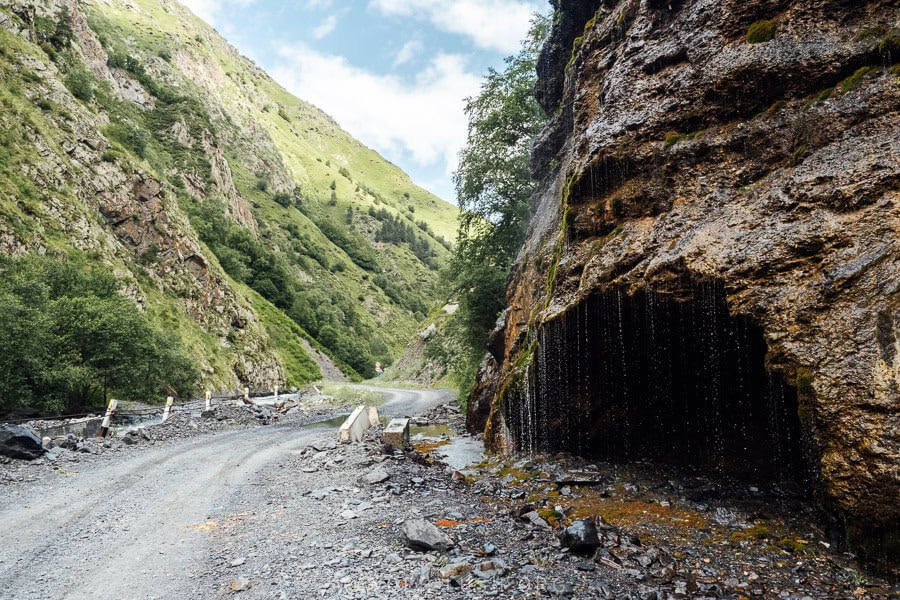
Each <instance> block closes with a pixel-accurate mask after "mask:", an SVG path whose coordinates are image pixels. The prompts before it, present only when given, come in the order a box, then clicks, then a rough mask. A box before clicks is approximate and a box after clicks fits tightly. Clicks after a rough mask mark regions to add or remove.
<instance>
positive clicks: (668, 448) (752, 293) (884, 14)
mask: <svg viewBox="0 0 900 600" xmlns="http://www.w3.org/2000/svg"><path fill="white" fill-rule="evenodd" d="M556 8H557V13H558V14H557V18H556V20H555V23H556V25H555V28H554V32H553V34H552V36H551V38H550V40H548V42H547V45H546V47H545V50H544V53H543V56H542V60H541V63H540V66H539V73H538V75H539V80H540V81H539V84H538V86H537V87H538V90H537V91H538V97H539V99H540V100H541V102H542V104H543V105H544V106H545V108H546V109H547V110H548V112H550V113H551V114H553V118H552V121H551V124H550V125H549V127H548V128H547V129H546V130H545V132H544V133H543V134H542V136H541V138H540V139H539V140H538V143H537V147H536V150H535V153H534V160H533V168H534V171H535V173H537V175H538V176H539V177H541V178H542V180H543V183H542V191H541V192H540V193H539V194H538V195H537V196H536V197H535V198H534V201H533V211H534V219H533V222H532V226H531V231H530V234H529V239H528V241H527V243H526V246H525V248H524V249H523V251H522V253H521V255H520V258H519V261H518V264H517V266H516V268H515V271H514V273H513V275H512V280H511V286H510V288H509V292H508V300H509V310H508V311H507V314H506V317H505V324H504V326H503V328H502V329H500V330H498V331H497V332H495V335H494V337H493V339H492V344H491V351H492V357H491V359H490V362H491V363H493V364H488V365H486V368H485V370H484V371H483V372H484V374H485V376H484V377H483V378H482V380H481V381H480V385H479V388H477V389H476V392H475V395H474V396H473V398H472V399H470V406H471V407H473V413H472V414H470V423H472V424H474V425H475V426H478V425H481V424H482V423H484V422H485V421H486V422H487V429H486V439H487V440H488V443H489V444H491V445H493V446H494V447H495V448H497V449H505V450H507V451H513V450H516V449H526V450H527V449H533V448H545V449H564V450H570V451H575V452H581V453H588V454H596V455H599V456H602V457H607V458H619V457H624V458H631V457H640V456H641V455H642V454H645V455H649V456H650V457H656V458H659V459H661V460H665V459H669V460H672V461H673V462H680V461H681V459H684V462H692V463H695V464H696V465H697V466H700V467H703V468H711V469H713V470H716V471H718V472H724V473H726V474H740V473H738V472H737V471H738V470H739V469H737V468H736V465H738V464H740V463H741V462H742V461H743V459H744V458H747V457H751V458H752V457H753V456H756V457H759V456H765V457H766V461H767V462H770V463H771V462H772V461H775V462H777V461H779V460H780V461H781V463H782V465H781V467H780V468H779V469H776V470H777V471H778V472H763V471H762V470H753V469H751V470H750V472H749V473H744V475H747V476H749V477H764V476H770V477H784V476H788V475H790V476H793V477H795V478H797V479H799V480H801V481H803V482H804V483H805V484H808V485H809V486H810V487H811V488H812V490H814V491H815V490H819V492H818V493H819V494H820V495H819V496H818V497H819V500H820V501H821V503H822V505H823V506H824V507H825V508H826V509H827V510H828V511H830V512H831V514H832V515H835V516H836V517H837V520H838V521H840V522H841V524H842V525H843V529H844V531H845V533H846V534H847V535H848V539H849V541H850V544H851V546H852V547H854V548H855V549H857V550H859V551H861V552H863V553H874V554H873V555H874V556H875V557H876V558H885V557H887V558H889V559H892V560H893V561H894V564H896V560H897V558H896V557H897V550H898V548H900V545H898V538H897V533H898V529H897V523H900V503H898V502H897V500H898V498H900V467H898V465H900V406H898V405H900V342H898V340H900V242H898V232H900V206H898V203H900V191H898V189H900V187H898V184H900V158H898V157H900V114H898V107H900V73H898V70H897V67H896V66H894V63H895V61H896V60H897V56H898V55H900V32H898V29H896V27H897V25H898V18H900V12H898V8H897V5H896V3H895V2H889V1H885V0H881V1H869V2H848V1H838V0H835V1H825V0H821V1H813V2H809V1H803V2H800V1H790V0H758V1H753V2H747V1H744V0H740V1H739V0H672V1H670V2H666V1H661V2H660V1H651V0H644V1H640V0H623V1H619V2H613V1H606V2H584V1H582V2H576V1H565V0H560V1H559V2H558V3H556ZM582 28H583V29H582ZM584 382H586V383H584ZM495 390H497V391H496V393H495ZM688 397H689V398H690V399H687V398H688ZM488 407H490V408H489V409H488ZM488 410H489V414H488ZM479 411H481V412H480V414H478V413H479ZM679 420H681V421H682V422H681V423H680V425H679V424H678V423H676V422H677V421H679ZM660 421H663V422H665V423H666V424H665V425H659V424H658V423H659V422H660ZM691 428H694V429H693V431H695V432H696V433H695V434H692V433H691V430H692V429H691ZM715 429H719V430H721V431H719V432H718V433H717V432H716V431H713V430H715ZM642 435H643V436H646V437H653V438H654V440H656V441H654V442H653V443H650V442H646V441H643V442H641V443H637V442H636V441H635V440H637V439H639V438H640V437H641V436H642ZM567 436H570V437H571V438H572V439H571V440H570V441H560V440H565V438H566V437H567ZM698 439H699V440H700V443H698V442H697V440H698ZM660 440H661V441H660ZM733 440H738V443H733ZM754 440H756V441H755V442H754ZM760 440H762V441H763V442H764V443H758V442H759V441H760ZM706 443H708V444H709V445H710V448H706V447H705V446H704V444H706ZM772 444H774V448H775V451H774V454H773V455H772V456H769V454H762V455H760V454H759V453H760V452H764V448H765V447H772ZM779 456H781V458H779Z"/></svg>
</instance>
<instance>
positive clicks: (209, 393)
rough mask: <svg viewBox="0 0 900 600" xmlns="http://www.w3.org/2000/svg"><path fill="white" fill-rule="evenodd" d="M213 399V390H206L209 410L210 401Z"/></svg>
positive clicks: (207, 408)
mask: <svg viewBox="0 0 900 600" xmlns="http://www.w3.org/2000/svg"><path fill="white" fill-rule="evenodd" d="M211 400H212V392H211V391H209V390H206V410H209V405H210V401H211Z"/></svg>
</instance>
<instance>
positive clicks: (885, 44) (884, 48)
mask: <svg viewBox="0 0 900 600" xmlns="http://www.w3.org/2000/svg"><path fill="white" fill-rule="evenodd" d="M898 50H900V28H897V27H892V28H891V29H889V30H888V31H887V33H885V34H884V37H882V38H881V41H880V42H878V51H879V52H881V53H882V54H884V55H888V54H892V53H895V52H897V51H898ZM891 58H892V62H893V61H894V60H896V57H894V56H892V57H891Z"/></svg>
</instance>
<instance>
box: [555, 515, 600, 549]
mask: <svg viewBox="0 0 900 600" xmlns="http://www.w3.org/2000/svg"><path fill="white" fill-rule="evenodd" d="M559 543H560V545H561V546H562V547H563V548H568V549H569V550H571V551H572V552H575V553H589V552H593V551H594V549H595V548H597V547H598V546H599V545H600V536H599V535H598V533H597V527H596V526H595V525H594V522H593V521H592V520H591V519H579V520H578V521H575V522H574V523H572V524H571V525H569V526H568V527H566V528H565V529H564V530H563V531H562V533H560V534H559Z"/></svg>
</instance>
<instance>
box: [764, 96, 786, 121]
mask: <svg viewBox="0 0 900 600" xmlns="http://www.w3.org/2000/svg"><path fill="white" fill-rule="evenodd" d="M785 106H787V100H778V101H776V102H775V103H773V104H772V106H770V107H769V109H768V110H767V111H766V114H767V115H769V116H770V117H772V116H774V115H776V114H778V113H779V112H780V111H781V109H783V108H784V107H785Z"/></svg>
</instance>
